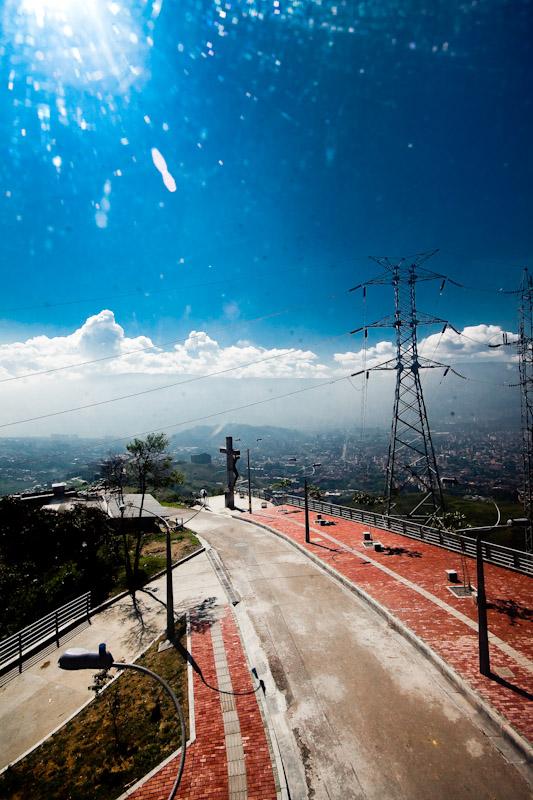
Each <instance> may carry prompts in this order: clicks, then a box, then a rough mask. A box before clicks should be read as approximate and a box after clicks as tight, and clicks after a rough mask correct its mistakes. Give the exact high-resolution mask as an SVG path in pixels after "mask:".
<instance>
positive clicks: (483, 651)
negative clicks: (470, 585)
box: [455, 500, 522, 678]
mask: <svg viewBox="0 0 533 800" xmlns="http://www.w3.org/2000/svg"><path fill="white" fill-rule="evenodd" d="M492 502H493V503H494V506H495V507H496V512H497V514H498V518H497V520H496V524H495V525H485V526H481V527H478V528H459V529H458V530H456V531H455V533H474V534H475V536H476V577H477V630H478V648H479V671H480V673H481V675H484V676H485V677H486V678H490V677H491V672H490V652H489V629H488V621H487V595H486V592H485V567H484V563H483V545H482V541H481V537H482V535H483V534H484V533H492V531H494V530H498V529H500V528H506V527H507V525H513V524H519V523H520V522H522V520H518V519H517V520H513V519H508V520H507V525H500V519H501V514H500V509H499V507H498V505H497V503H495V502H494V500H493V501H492Z"/></svg>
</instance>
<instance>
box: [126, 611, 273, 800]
mask: <svg viewBox="0 0 533 800" xmlns="http://www.w3.org/2000/svg"><path fill="white" fill-rule="evenodd" d="M217 617H218V618H217V620H216V621H214V620H208V621H206V620H205V619H202V618H199V619H196V620H195V619H194V617H193V618H192V625H191V627H192V632H191V650H192V655H193V658H194V660H195V661H196V663H197V664H198V666H199V667H200V669H201V671H202V674H203V677H204V680H205V683H204V681H202V680H201V678H200V676H199V675H198V673H197V672H195V671H193V688H194V717H195V726H196V739H195V741H194V742H193V743H192V745H191V746H190V747H189V748H188V750H187V759H186V762H185V770H184V773H183V778H182V782H181V786H180V789H179V791H178V794H177V795H176V797H177V798H180V800H275V799H276V797H277V793H276V786H275V780H274V774H273V769H272V761H271V756H270V749H269V744H268V741H267V737H266V735H265V729H264V726H263V719H262V716H261V712H260V710H259V706H258V702H257V698H256V695H255V694H254V693H253V688H254V687H253V685H252V679H251V675H250V671H249V669H248V665H247V662H246V657H245V655H244V652H243V649H242V644H241V640H240V636H239V632H238V630H237V626H236V623H235V619H234V616H233V612H232V611H231V609H230V608H229V607H226V608H224V609H223V612H222V615H217ZM225 668H226V669H225ZM228 673H229V674H228ZM206 683H208V684H210V685H211V686H214V687H220V688H223V689H225V690H228V691H231V690H232V691H234V692H239V693H242V692H249V693H248V694H244V695H242V694H241V695H239V696H237V697H234V696H233V695H232V694H221V693H219V692H217V691H214V690H213V689H210V688H209V687H208V686H206ZM235 711H236V718H235V716H233V717H232V716H231V715H232V712H233V713H234V712H235ZM231 723H233V727H231ZM233 731H237V732H238V733H234V732H233ZM239 735H240V743H239V741H238V740H239ZM239 747H240V749H239ZM242 756H244V758H243V757H242ZM228 764H229V768H228ZM177 767H178V758H173V759H172V760H171V761H169V762H168V763H167V764H165V765H164V766H163V767H162V768H161V769H160V770H159V771H158V772H157V773H156V774H155V775H153V776H152V777H151V778H150V779H149V780H147V781H146V782H145V783H144V784H143V785H142V786H139V787H138V788H137V789H135V790H134V791H133V792H132V793H131V794H130V795H129V800H166V797H167V796H168V793H169V791H170V789H171V786H172V783H173V781H174V779H175V777H176V770H177Z"/></svg>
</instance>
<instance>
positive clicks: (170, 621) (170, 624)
mask: <svg viewBox="0 0 533 800" xmlns="http://www.w3.org/2000/svg"><path fill="white" fill-rule="evenodd" d="M128 507H129V508H137V509H139V510H140V508H139V506H135V505H134V504H133V503H128ZM119 510H120V513H121V515H122V518H124V511H125V510H126V506H125V505H124V504H122V505H120V506H119ZM143 511H146V512H147V513H148V514H151V515H152V516H153V517H155V518H156V519H158V520H159V521H160V522H162V523H163V525H164V526H165V528H166V531H167V535H166V566H165V571H166V578H167V581H166V583H167V630H166V636H167V639H168V640H169V642H171V641H172V640H173V639H174V636H175V634H176V629H175V626H174V587H173V586H172V552H171V543H170V532H171V528H170V525H169V523H168V521H167V520H166V519H165V518H164V517H161V516H160V515H159V514H156V513H155V511H150V510H149V509H147V508H143Z"/></svg>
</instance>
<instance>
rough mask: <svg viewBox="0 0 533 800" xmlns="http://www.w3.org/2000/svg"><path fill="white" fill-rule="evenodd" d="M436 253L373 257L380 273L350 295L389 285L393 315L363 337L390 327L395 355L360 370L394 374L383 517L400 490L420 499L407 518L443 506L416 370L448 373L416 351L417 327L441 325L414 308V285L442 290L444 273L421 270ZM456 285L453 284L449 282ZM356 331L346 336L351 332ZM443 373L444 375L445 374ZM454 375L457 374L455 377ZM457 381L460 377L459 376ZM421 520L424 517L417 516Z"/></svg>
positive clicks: (418, 375) (389, 509)
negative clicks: (434, 283)
mask: <svg viewBox="0 0 533 800" xmlns="http://www.w3.org/2000/svg"><path fill="white" fill-rule="evenodd" d="M435 252H436V250H434V251H432V252H428V253H418V254H417V255H416V256H414V257H413V258H412V259H409V260H408V259H405V258H401V259H399V260H394V261H392V260H391V259H390V258H388V257H375V258H373V260H374V261H376V262H377V263H378V264H379V265H380V266H381V267H384V268H385V271H384V272H383V273H382V274H381V275H378V276H377V277H375V278H371V279H370V280H368V281H365V282H364V283H361V284H359V285H358V286H355V287H354V288H353V289H351V290H350V291H355V290H356V289H362V290H363V295H364V296H365V295H366V288H367V286H371V285H384V284H389V285H392V287H393V289H394V306H395V310H394V314H393V315H392V314H391V315H389V316H387V317H384V318H383V319H381V320H378V321H376V322H373V323H371V324H370V325H367V326H366V327H365V328H364V334H365V337H366V336H367V332H368V328H382V327H393V328H395V330H396V357H395V358H394V359H390V360H389V361H387V362H384V363H383V364H381V365H378V366H376V367H371V368H369V369H368V370H367V371H366V375H367V376H368V373H369V372H370V371H371V370H396V389H395V394H394V410H393V416H392V427H391V435H390V442H389V454H388V459H387V474H386V486H385V501H386V513H387V515H388V514H390V512H391V510H392V506H393V497H394V495H395V494H396V493H397V492H399V491H401V490H403V489H407V490H409V489H413V488H414V489H415V490H418V491H420V490H422V492H423V497H422V500H420V502H418V503H417V504H416V505H415V507H414V508H413V509H411V511H410V512H409V516H413V515H417V516H420V515H421V512H423V511H424V508H425V507H426V506H429V510H430V514H431V515H435V514H438V513H439V512H440V511H441V510H442V509H443V508H444V498H443V494H442V486H441V482H440V476H439V469H438V465H437V459H436V457H435V451H434V448H433V442H432V439H431V432H430V428H429V423H428V418H427V412H426V405H425V402H424V396H423V392H422V384H421V382H420V370H421V369H445V370H446V371H448V370H449V369H451V368H450V367H449V366H448V365H446V364H440V363H438V362H434V361H431V360H430V359H426V358H423V357H422V356H420V355H419V352H418V340H417V328H418V325H420V324H421V323H422V324H433V323H437V322H438V323H444V324H445V325H446V324H447V322H446V321H445V320H443V319H440V318H438V317H432V316H430V315H428V314H424V313H420V312H418V311H417V308H416V300H415V288H416V284H417V283H418V282H420V281H427V280H440V281H441V288H440V290H441V291H442V290H443V289H444V286H445V283H446V281H447V280H449V279H448V278H447V277H446V276H445V275H442V274H439V273H437V272H430V271H428V270H426V269H425V268H424V267H422V264H423V263H425V262H426V261H427V260H428V259H429V258H431V256H433V255H434V254H435ZM452 283H454V284H456V283H457V282H456V281H452ZM360 330H361V328H356V329H355V330H354V331H352V333H357V332H359V331H360ZM445 374H446V373H445ZM457 374H458V373H457ZM461 377H462V376H461ZM423 515H424V516H427V513H423Z"/></svg>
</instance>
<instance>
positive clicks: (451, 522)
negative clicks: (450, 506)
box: [430, 511, 466, 531]
mask: <svg viewBox="0 0 533 800" xmlns="http://www.w3.org/2000/svg"><path fill="white" fill-rule="evenodd" d="M430 522H431V525H434V526H435V528H440V529H441V530H443V531H455V530H458V529H459V528H464V527H465V526H466V517H465V515H464V514H462V513H461V512H460V511H445V512H444V513H441V514H439V515H436V516H434V517H432V518H431V521H430Z"/></svg>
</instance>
